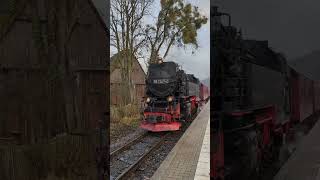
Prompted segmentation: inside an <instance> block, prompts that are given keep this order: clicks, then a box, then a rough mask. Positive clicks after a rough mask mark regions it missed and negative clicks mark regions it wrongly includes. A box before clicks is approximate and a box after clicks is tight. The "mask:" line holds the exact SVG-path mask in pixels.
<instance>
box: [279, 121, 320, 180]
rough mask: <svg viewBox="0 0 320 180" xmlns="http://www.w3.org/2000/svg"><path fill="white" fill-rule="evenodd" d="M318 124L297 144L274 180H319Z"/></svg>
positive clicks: (319, 137)
mask: <svg viewBox="0 0 320 180" xmlns="http://www.w3.org/2000/svg"><path fill="white" fill-rule="evenodd" d="M319 139H320V122H319V121H318V122H317V123H316V124H315V125H314V127H313V128H312V129H311V130H310V132H309V134H307V135H306V136H305V137H303V139H302V140H301V143H300V144H298V146H297V149H296V151H295V152H294V153H293V154H292V155H291V157H290V158H289V159H288V161H287V162H286V163H285V165H284V166H282V167H281V169H280V170H279V172H278V174H277V175H276V176H275V177H274V180H320V141H319Z"/></svg>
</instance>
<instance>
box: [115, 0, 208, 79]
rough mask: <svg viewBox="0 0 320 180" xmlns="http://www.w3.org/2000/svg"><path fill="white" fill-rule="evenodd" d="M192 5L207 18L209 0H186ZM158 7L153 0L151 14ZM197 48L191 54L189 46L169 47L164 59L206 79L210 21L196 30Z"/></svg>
mask: <svg viewBox="0 0 320 180" xmlns="http://www.w3.org/2000/svg"><path fill="white" fill-rule="evenodd" d="M186 2H190V3H192V4H193V5H196V6H198V7H199V10H200V12H201V13H202V14H203V15H206V16H207V17H208V18H209V15H210V1H209V0H186ZM159 7H160V0H155V3H154V5H153V6H152V12H153V16H157V14H158V12H159V10H160V9H159ZM145 21H146V22H148V23H150V22H152V21H153V19H152V18H151V17H150V18H148V19H145ZM198 44H199V48H198V49H197V50H196V51H195V53H194V54H192V51H191V48H186V49H179V48H176V47H174V48H171V50H170V52H169V54H168V56H167V59H165V60H166V61H174V62H177V63H178V64H180V65H181V66H182V68H183V69H184V70H185V71H186V72H187V73H191V74H195V76H196V77H198V78H199V79H201V80H202V79H206V78H208V77H209V76H210V23H209V20H208V23H207V24H206V25H204V26H203V27H202V28H201V29H200V30H199V31H198ZM114 53H115V49H114V48H111V55H113V54H114ZM140 63H141V65H142V67H143V68H144V69H145V70H146V66H145V64H144V61H143V60H141V61H140Z"/></svg>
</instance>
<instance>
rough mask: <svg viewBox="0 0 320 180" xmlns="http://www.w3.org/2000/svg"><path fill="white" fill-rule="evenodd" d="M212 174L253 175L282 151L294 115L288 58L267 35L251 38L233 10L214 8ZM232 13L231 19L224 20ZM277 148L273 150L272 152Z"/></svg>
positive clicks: (215, 175) (226, 175)
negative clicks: (233, 21) (234, 23)
mask: <svg viewBox="0 0 320 180" xmlns="http://www.w3.org/2000/svg"><path fill="white" fill-rule="evenodd" d="M211 13H212V14H211V16H212V19H211V21H212V22H211V26H212V28H211V40H212V43H211V44H212V50H213V53H212V57H211V59H212V62H213V63H212V67H211V69H212V72H213V79H212V80H213V82H212V83H211V84H213V85H214V87H215V89H214V93H213V98H214V99H213V109H214V113H213V115H212V121H213V123H212V124H213V131H212V133H213V134H212V137H213V138H211V139H212V140H213V141H214V142H212V144H213V147H212V150H213V151H212V152H213V153H212V155H211V157H212V159H211V160H212V161H211V162H212V164H211V167H212V168H211V170H212V172H211V173H212V176H213V177H214V178H215V179H219V178H220V179H223V178H225V177H226V178H227V179H234V178H235V177H242V178H244V179H250V178H252V176H255V175H258V174H259V173H260V171H261V167H262V166H263V164H264V163H265V162H267V161H270V158H273V157H276V156H277V152H278V151H279V147H280V145H281V143H282V137H283V134H285V132H286V130H287V127H288V122H289V118H290V116H289V115H290V104H289V97H290V94H289V84H288V79H289V73H288V66H287V64H286V60H285V58H284V57H283V56H282V55H281V54H280V53H277V52H275V51H274V50H272V49H271V48H270V47H269V46H268V42H267V41H256V40H245V39H243V37H242V34H241V32H239V31H238V30H237V29H236V28H235V27H233V26H231V17H230V15H229V14H226V13H221V12H218V10H217V7H213V8H212V11H211ZM222 16H227V17H228V21H229V22H228V23H227V24H226V25H225V24H224V23H223V22H222V18H221V17H222ZM270 154H271V155H270Z"/></svg>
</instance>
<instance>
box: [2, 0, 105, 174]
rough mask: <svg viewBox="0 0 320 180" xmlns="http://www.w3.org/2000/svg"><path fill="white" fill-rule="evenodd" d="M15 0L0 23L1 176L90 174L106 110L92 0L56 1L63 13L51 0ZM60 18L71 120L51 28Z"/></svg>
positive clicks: (101, 35) (101, 39)
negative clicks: (13, 13) (14, 12)
mask: <svg viewBox="0 0 320 180" xmlns="http://www.w3.org/2000/svg"><path fill="white" fill-rule="evenodd" d="M16 2H18V6H17V7H18V8H17V11H18V13H17V15H16V16H15V17H14V18H13V21H12V22H11V23H9V24H8V26H3V25H2V26H0V27H6V29H5V30H6V31H0V99H1V101H0V171H1V173H0V179H1V180H7V179H8V180H20V179H26V180H40V179H75V180H76V179H77V180H78V179H96V177H97V175H96V173H97V171H96V164H95V163H96V160H95V158H96V157H95V150H96V148H97V146H98V144H97V142H98V136H97V131H96V129H97V128H98V122H99V121H100V120H102V118H105V117H103V114H105V113H106V114H109V113H108V112H109V108H108V104H109V99H108V94H109V93H108V89H109V88H108V86H109V84H107V83H106V82H108V71H107V70H108V66H107V62H108V61H107V59H108V54H109V45H108V42H109V35H108V34H107V32H106V31H107V30H106V26H105V24H104V23H103V22H102V21H101V17H99V15H98V13H97V11H96V9H95V7H94V6H93V4H92V2H91V0H68V1H63V0H59V3H60V4H59V9H60V10H61V8H62V9H65V10H67V13H66V17H65V18H63V19H59V18H61V17H62V16H56V15H54V13H56V11H55V10H53V8H55V6H54V5H56V4H55V3H56V2H58V1H57V0H34V1H26V0H18V1H16ZM31 3H33V4H31ZM35 7H37V8H38V18H39V24H37V23H35V21H34V19H33V16H34V13H35V9H36V8H35ZM61 11H63V10H61ZM55 18H56V19H55ZM63 21H65V23H66V24H68V25H69V26H67V28H66V29H64V30H65V32H67V33H66V39H67V41H66V44H65V48H66V51H65V52H66V60H67V61H68V66H67V68H68V73H69V74H68V75H69V76H68V78H69V79H71V80H70V82H72V87H73V95H74V97H73V100H74V103H75V114H76V115H75V118H74V119H73V120H72V121H70V122H67V118H66V108H65V106H66V99H65V96H64V84H63V81H62V78H63V77H61V75H62V74H61V64H63V63H65V62H64V61H63V59H61V58H60V55H61V54H59V53H58V49H59V48H60V49H62V46H61V43H59V42H58V40H59V33H60V34H61V32H60V31H61V29H56V28H55V26H56V23H57V22H59V23H62V22H63ZM40 29H41V32H39V30H40ZM39 38H43V39H45V41H44V46H43V47H44V49H42V50H41V51H39V42H38V39H39ZM41 52H42V53H47V56H43V54H41ZM40 57H41V58H40ZM43 57H47V58H43ZM104 143H106V144H108V142H104Z"/></svg>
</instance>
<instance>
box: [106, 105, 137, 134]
mask: <svg viewBox="0 0 320 180" xmlns="http://www.w3.org/2000/svg"><path fill="white" fill-rule="evenodd" d="M140 112H141V111H140V107H139V106H138V105H136V104H128V105H125V106H111V124H110V125H111V126H110V136H111V139H118V138H121V137H123V136H125V135H126V134H128V133H130V132H132V131H134V130H136V129H137V128H138V127H139V124H140V122H141V114H140Z"/></svg>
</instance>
